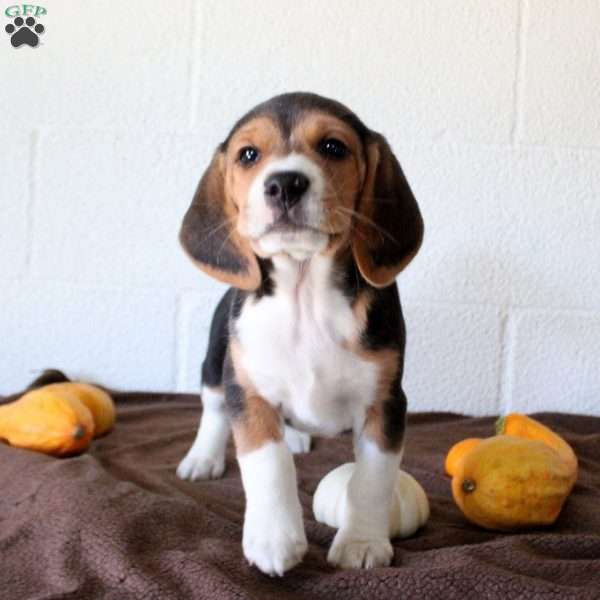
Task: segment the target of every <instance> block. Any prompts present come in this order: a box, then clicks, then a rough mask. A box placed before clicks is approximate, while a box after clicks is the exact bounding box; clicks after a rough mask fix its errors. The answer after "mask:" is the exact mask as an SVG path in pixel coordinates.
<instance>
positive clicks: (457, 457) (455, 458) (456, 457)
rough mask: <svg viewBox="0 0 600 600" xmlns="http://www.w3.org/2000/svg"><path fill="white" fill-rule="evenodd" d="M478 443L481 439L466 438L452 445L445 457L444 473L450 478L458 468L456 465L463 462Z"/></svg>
mask: <svg viewBox="0 0 600 600" xmlns="http://www.w3.org/2000/svg"><path fill="white" fill-rule="evenodd" d="M480 443H481V438H467V439H465V440H462V441H460V442H457V443H456V444H454V446H452V448H450V451H449V452H448V454H447V455H446V462H445V463H444V468H445V469H446V473H447V474H448V475H450V477H452V475H454V473H455V472H456V469H457V468H458V464H459V463H460V462H462V461H463V459H464V458H465V456H466V455H467V454H468V453H469V452H471V450H473V448H475V447H476V446H479V444H480Z"/></svg>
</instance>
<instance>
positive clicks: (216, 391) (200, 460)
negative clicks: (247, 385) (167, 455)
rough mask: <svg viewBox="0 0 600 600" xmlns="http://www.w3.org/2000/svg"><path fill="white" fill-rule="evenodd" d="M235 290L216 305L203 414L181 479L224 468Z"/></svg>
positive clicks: (208, 475) (211, 475)
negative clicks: (225, 386)
mask: <svg viewBox="0 0 600 600" xmlns="http://www.w3.org/2000/svg"><path fill="white" fill-rule="evenodd" d="M233 299H234V291H233V290H232V289H229V290H228V291H227V292H226V293H225V295H224V296H223V298H221V301H220V302H219V304H218V305H217V308H216V309H215V314H214V315H213V319H212V323H211V325H210V336H209V339H208V350H207V353H206V358H205V359H204V362H203V363H202V406H203V412H202V418H201V420H200V427H199V429H198V434H197V435H196V439H195V440H194V443H193V444H192V447H191V448H190V449H189V451H188V453H187V454H186V456H185V458H184V459H183V460H182V461H181V462H180V463H179V466H178V467H177V476H178V477H179V478H181V479H192V480H195V479H216V478H217V477H221V475H223V473H224V472H225V449H226V448H227V440H228V439H229V434H230V432H231V424H230V421H229V416H228V414H227V413H226V411H225V393H224V390H223V365H224V362H225V354H226V352H227V343H228V338H229V336H228V331H227V324H228V320H229V311H230V307H231V303H232V302H233Z"/></svg>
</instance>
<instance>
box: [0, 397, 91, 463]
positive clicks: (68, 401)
mask: <svg viewBox="0 0 600 600" xmlns="http://www.w3.org/2000/svg"><path fill="white" fill-rule="evenodd" d="M48 387H51V386H48ZM93 435H94V420H93V417H92V413H91V412H90V410H89V409H88V408H87V407H86V406H85V405H84V404H82V403H81V401H80V400H79V399H78V398H77V396H76V395H75V394H74V393H73V392H70V391H68V390H60V391H56V390H52V389H47V387H42V388H39V389H35V390H32V391H30V392H27V393H26V394H25V395H23V396H21V397H20V398H19V399H18V400H15V401H14V402H11V403H9V404H5V405H1V406H0V439H3V440H6V441H7V442H8V443H9V444H10V445H11V446H17V447H20V448H28V449H30V450H37V451H39V452H45V453H47V454H52V455H55V456H66V455H70V454H77V453H78V452H82V451H83V450H85V449H86V448H87V447H88V446H89V444H90V441H91V439H92V437H93Z"/></svg>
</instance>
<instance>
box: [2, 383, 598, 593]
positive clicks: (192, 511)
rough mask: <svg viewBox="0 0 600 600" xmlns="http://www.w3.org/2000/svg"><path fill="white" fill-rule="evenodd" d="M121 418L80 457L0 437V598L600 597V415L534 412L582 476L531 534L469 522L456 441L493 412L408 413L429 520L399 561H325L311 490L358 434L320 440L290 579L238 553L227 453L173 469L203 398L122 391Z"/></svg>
mask: <svg viewBox="0 0 600 600" xmlns="http://www.w3.org/2000/svg"><path fill="white" fill-rule="evenodd" d="M117 402H118V423H117V425H116V427H115V429H114V431H113V432H112V433H110V434H109V435H108V436H106V437H104V438H102V439H99V440H96V441H95V442H94V443H93V445H92V448H91V449H90V450H89V451H88V452H87V453H85V454H83V455H82V456H79V457H76V458H68V459H55V458H51V457H48V456H44V455H42V454H36V453H33V452H28V451H25V450H17V449H13V448H9V447H8V446H5V445H4V444H0V490H1V492H0V598H2V600H19V599H21V598H27V599H30V598H31V599H33V598H36V599H41V598H78V599H81V598H84V599H85V598H102V599H106V600H109V599H112V598H114V599H115V600H125V599H127V598H157V599H160V600H168V599H171V598H173V599H183V598H210V599H217V600H218V599H220V598H256V599H259V600H267V599H269V598H273V599H278V600H280V599H281V598H323V599H327V600H331V599H340V600H342V599H346V598H369V599H371V598H384V599H385V600H391V599H394V598H410V599H412V598H418V599H421V598H435V599H436V600H440V599H446V598H460V599H464V598H478V599H479V598H502V599H504V600H506V599H507V598H561V599H567V598H578V599H584V598H589V599H592V598H593V599H598V598H600V418H592V417H583V416H566V415H558V414H545V415H538V418H539V419H540V420H541V421H543V422H544V423H546V424H548V425H550V426H551V427H553V428H555V429H556V430H557V431H559V432H560V433H561V434H563V435H564V436H565V437H566V439H567V440H568V441H569V442H571V443H572V444H573V446H574V448H575V450H576V452H577V454H578V456H579V458H580V465H581V476H580V479H579V482H578V483H577V486H576V487H575V489H574V492H573V494H572V496H571V498H570V499H569V500H568V502H567V504H566V506H565V509H564V511H563V513H562V515H561V516H560V518H559V520H558V522H557V524H556V525H555V526H554V527H552V528H550V529H546V530H535V531H529V532H526V533H520V534H512V535H509V534H501V533H494V532H488V531H484V530H482V529H479V528H477V527H475V526H472V525H470V524H468V523H467V522H466V521H465V519H464V518H463V517H462V515H461V514H460V512H459V511H458V509H457V508H456V506H455V505H454V503H453V501H452V498H451V495H450V487H449V480H448V479H447V478H446V477H445V476H444V475H443V473H442V465H443V458H444V455H445V452H446V451H447V449H448V448H449V447H450V445H451V444H452V443H454V442H456V441H457V440H460V439H462V438H465V437H468V436H487V435H490V433H491V431H492V423H493V419H492V418H479V419H474V418H468V417H462V416H458V415H453V414H439V413H438V414H431V413H429V414H413V415H411V416H410V419H409V421H410V423H409V427H408V440H407V447H406V452H405V459H404V468H405V469H406V470H407V471H409V472H410V473H412V474H413V475H414V476H415V477H416V478H417V479H418V480H419V481H420V482H421V484H422V485H423V486H424V488H425V490H426V491H427V493H428V495H429V499H430V502H431V509H432V511H431V519H430V521H429V523H428V524H427V526H426V527H425V528H424V529H423V530H421V531H419V532H418V533H417V534H416V535H415V536H414V537H412V538H410V539H406V540H398V541H395V542H394V548H395V555H394V561H393V566H391V567H389V568H385V569H374V570H371V571H359V570H351V571H342V570H337V569H333V568H331V567H329V566H328V565H327V562H326V560H325V559H326V554H327V549H328V547H329V544H330V543H331V539H332V537H333V534H334V531H333V530H332V529H330V528H329V527H327V526H325V525H321V524H319V523H317V522H315V520H314V517H313V514H312V509H311V505H312V495H313V492H314V491H315V488H316V486H317V483H318V482H319V480H320V478H321V477H323V475H325V474H326V473H327V472H328V471H329V470H330V469H332V468H334V467H335V466H337V465H339V464H340V463H343V462H346V461H348V460H351V459H352V456H351V450H350V440H349V439H348V438H338V439H335V440H326V439H318V440H316V442H315V448H314V450H313V451H312V452H310V453H309V454H305V455H302V456H298V457H297V458H296V463H297V465H298V477H299V486H300V500H301V502H302V505H303V506H304V520H305V523H306V531H307V535H308V540H309V543H310V549H309V552H308V554H307V556H306V557H305V559H304V562H303V563H302V565H301V566H299V567H297V568H295V569H294V570H293V571H291V572H290V573H288V574H287V575H286V576H285V577H283V578H282V579H279V578H269V577H267V576H265V575H262V574H261V573H259V572H258V571H257V570H256V569H254V568H251V567H249V566H248V565H247V564H246V563H245V561H244V558H243V555H242V551H241V533H242V516H243V510H244V495H243V491H242V487H241V484H240V477H239V472H238V468H237V465H236V462H235V460H234V459H233V454H231V453H230V456H229V460H228V469H227V473H226V476H225V478H224V479H221V480H218V481H206V482H197V483H188V482H183V481H179V480H178V479H177V478H176V477H175V467H176V465H177V463H178V461H179V460H180V459H181V458H182V457H183V455H184V453H185V452H186V450H187V449H188V447H189V445H190V443H191V441H192V439H193V437H194V434H195V430H196V425H197V422H198V417H199V410H200V404H199V401H198V398H197V397H194V396H184V395H171V396H169V395H152V394H121V395H118V396H117Z"/></svg>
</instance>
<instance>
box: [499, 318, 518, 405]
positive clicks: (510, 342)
mask: <svg viewBox="0 0 600 600" xmlns="http://www.w3.org/2000/svg"><path fill="white" fill-rule="evenodd" d="M513 319H514V317H513V315H512V314H511V312H510V309H509V310H508V311H507V312H506V313H505V315H504V318H503V319H502V325H501V337H500V377H499V378H498V410H499V413H500V414H501V415H505V414H508V413H509V412H511V411H512V406H513V398H512V390H513V375H514V341H515V339H514V321H513Z"/></svg>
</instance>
